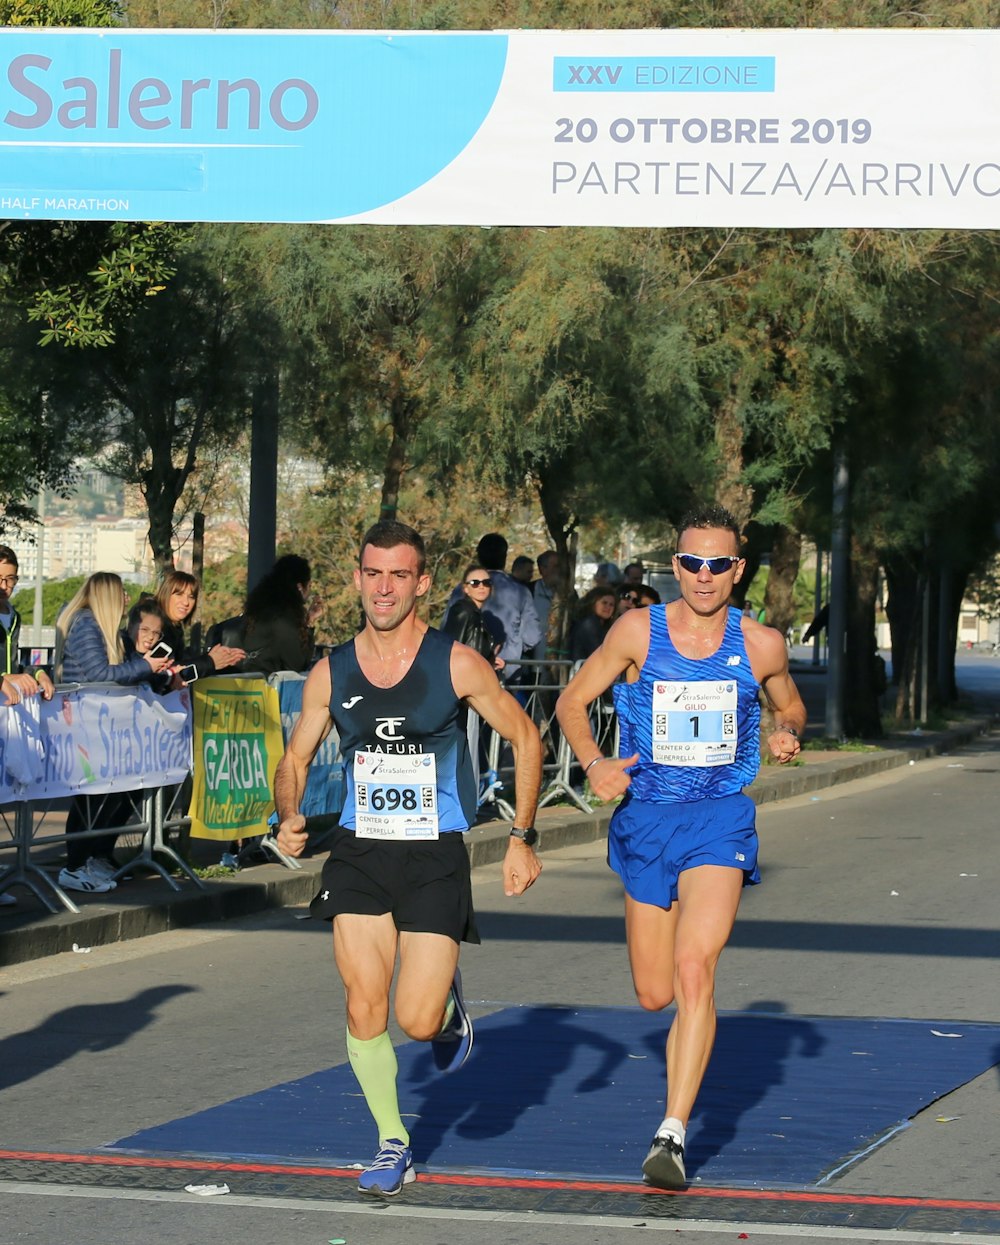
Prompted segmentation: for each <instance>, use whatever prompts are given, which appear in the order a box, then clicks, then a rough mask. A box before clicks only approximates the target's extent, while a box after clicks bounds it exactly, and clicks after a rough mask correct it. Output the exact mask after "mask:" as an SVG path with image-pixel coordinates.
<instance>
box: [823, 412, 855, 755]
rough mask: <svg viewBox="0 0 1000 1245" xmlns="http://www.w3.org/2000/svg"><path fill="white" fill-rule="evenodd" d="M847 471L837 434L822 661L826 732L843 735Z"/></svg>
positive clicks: (843, 445) (840, 438) (846, 572)
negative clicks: (824, 658)
mask: <svg viewBox="0 0 1000 1245" xmlns="http://www.w3.org/2000/svg"><path fill="white" fill-rule="evenodd" d="M849 495H850V473H849V470H848V461H847V446H846V445H845V443H844V438H843V435H841V436H839V437H838V439H837V442H836V444H835V446H834V451H833V516H832V525H831V532H832V534H831V540H830V585H829V596H830V621H829V623H828V624H827V635H828V638H829V645H830V649H829V656H828V658H827V663H826V727H825V729H826V734H827V735H828V736H829V737H830V738H831V739H841V738H842V737H843V734H844V645H845V641H846V638H847V579H848V571H849V567H850V556H849V549H848V542H849V537H850V526H849V521H848V513H847V507H848V497H849Z"/></svg>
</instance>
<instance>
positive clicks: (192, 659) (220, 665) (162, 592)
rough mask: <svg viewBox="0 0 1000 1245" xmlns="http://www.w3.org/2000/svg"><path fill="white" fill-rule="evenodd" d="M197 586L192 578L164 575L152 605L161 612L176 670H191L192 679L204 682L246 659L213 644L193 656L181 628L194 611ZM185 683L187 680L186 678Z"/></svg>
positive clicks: (238, 650)
mask: <svg viewBox="0 0 1000 1245" xmlns="http://www.w3.org/2000/svg"><path fill="white" fill-rule="evenodd" d="M200 592H201V584H200V583H199V582H198V577H197V576H196V575H190V574H188V572H187V571H173V570H171V571H167V573H166V574H165V575H164V576H163V580H162V582H161V583H160V587H159V588H158V590H157V593H156V602H157V604H158V605H159V607H160V609H161V610H162V611H163V614H164V617H165V618H166V625H165V626H164V628H163V638H164V640H165V641H166V642H167V643H168V644H169V645H170V647H171V648H172V649H173V656H174V661H175V663H176V664H177V665H178V666H180V667H187V666H194V670H195V677H196V678H199V679H204V678H206V677H207V676H208V675H211V674H215V673H216V672H217V671H219V670H228V669H230V667H232V666H235V665H237V664H238V663H239V662H241V661H242V660H243V659H244V657H245V656H246V652H245V651H244V650H243V649H242V648H232V647H230V646H229V645H227V644H216V645H214V646H213V647H212V648H210V649H209V650H208V652H207V653H196V652H195V651H194V649H193V648H191V646H190V644H189V643H188V640H187V637H186V634H185V630H184V629H185V627H186V626H187V625H188V624H189V623H190V622H191V620H192V618H193V617H194V612H195V610H196V609H197V608H198V596H199V594H200ZM185 681H186V682H190V681H191V679H190V678H187V679H186V680H185Z"/></svg>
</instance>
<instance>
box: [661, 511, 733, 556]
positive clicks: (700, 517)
mask: <svg viewBox="0 0 1000 1245" xmlns="http://www.w3.org/2000/svg"><path fill="white" fill-rule="evenodd" d="M709 527H722V528H728V529H729V530H730V531H731V532H732V534H733V539H734V540H735V541H736V549H737V552H738V551H739V549H740V547H741V546H742V544H743V533H742V532H741V531H740V525H739V524H738V523H737V522H736V518H735V516H734V515H733V514H732V513H731V512H730V511H728V510H727V509H726V508H725V506H704V507H702V509H701V510H689V511H688V512H687V514H686V515H684V517H683V518H682V519H681V521H680V524H679V526H678V528H677V543H678V544H680V541H681V537H682V536H683V535H684V533H685V532H686V531H688V530H689V529H690V528H698V529H700V530H702V531H703V530H704V529H705V528H709Z"/></svg>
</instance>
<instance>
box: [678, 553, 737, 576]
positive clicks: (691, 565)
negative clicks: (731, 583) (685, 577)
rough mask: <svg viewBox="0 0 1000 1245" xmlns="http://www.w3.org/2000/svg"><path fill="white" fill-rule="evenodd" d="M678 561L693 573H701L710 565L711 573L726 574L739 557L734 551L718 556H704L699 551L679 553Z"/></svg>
mask: <svg viewBox="0 0 1000 1245" xmlns="http://www.w3.org/2000/svg"><path fill="white" fill-rule="evenodd" d="M677 561H678V562H679V563H680V564H681V566H682V567H683V568H684V570H686V571H690V572H691V574H692V575H697V574H699V573H700V572H701V568H702V567H703V566H707V567H708V573H709V574H710V575H725V573H726V571H729V570H732V568H733V567H734V566H735V565H736V563H737V562H738V561H739V558H738V557H737V556H736V555H735V554H733V553H727V554H724V555H723V556H722V557H718V558H703V557H702V556H701V554H698V553H679V554H677Z"/></svg>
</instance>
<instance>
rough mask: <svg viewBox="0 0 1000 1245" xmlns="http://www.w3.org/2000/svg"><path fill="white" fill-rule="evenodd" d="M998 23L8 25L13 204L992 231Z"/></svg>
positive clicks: (996, 194) (0, 204)
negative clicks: (379, 27)
mask: <svg viewBox="0 0 1000 1245" xmlns="http://www.w3.org/2000/svg"><path fill="white" fill-rule="evenodd" d="M998 59H1000V31H997V30H888V29H882V30H762V29H754V30H713V29H703V30H642V31H574V30H560V31H513V32H505V33H499V32H494V33H475V32H447V33H440V32H426V33H425V32H421V33H416V32H398V31H381V32H378V31H372V32H342V31H294V32H293V31H241V32H234V31H210V32H209V31H173V30H157V31H150V30H100V31H93V30H92V31H81V30H66V29H61V28H46V29H40V28H31V29H28V28H17V29H9V28H8V29H5V30H3V31H0V67H2V72H0V146H2V149H3V151H2V160H0V216H6V217H10V218H26V219H39V218H47V219H63V218H68V219H88V220H101V219H117V220H167V221H288V222H295V221H314V222H372V223H378V224H438V225H445V224H457V225H461V224H465V225H484V226H488V225H595V226H597V225H615V226H643V227H659V226H684V225H697V226H716V227H730V226H757V227H873V228H877V227H883V228H938V227H941V228H961V229H986V228H995V227H996V225H997V216H998V208H997V203H998V199H1000V149H998V146H997V139H996V136H997V134H998V133H1000V92H997V90H996V88H995V85H994V83H995V76H996V75H995V65H996V63H997V61H998Z"/></svg>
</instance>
